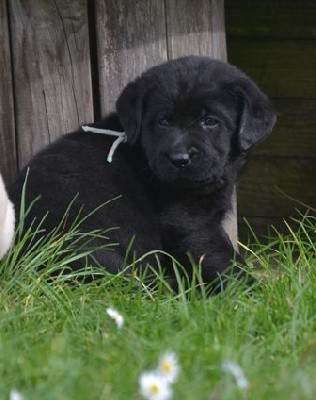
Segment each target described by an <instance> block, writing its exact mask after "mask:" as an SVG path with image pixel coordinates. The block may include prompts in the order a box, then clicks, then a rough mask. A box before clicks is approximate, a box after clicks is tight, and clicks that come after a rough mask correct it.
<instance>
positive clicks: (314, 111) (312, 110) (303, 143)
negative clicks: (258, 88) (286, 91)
mask: <svg viewBox="0 0 316 400" xmlns="http://www.w3.org/2000/svg"><path fill="white" fill-rule="evenodd" d="M273 104H274V107H275V109H276V112H277V115H278V122H277V124H276V127H275V129H274V131H273V133H272V135H271V136H270V137H269V138H268V139H267V140H266V141H265V142H264V143H262V144H260V145H259V146H258V148H256V150H255V151H254V154H255V155H265V156H268V155H270V156H275V157H282V156H283V157H284V156H285V157H311V158H315V157H316V132H315V130H316V100H309V99H303V100H302V99H274V100H273Z"/></svg>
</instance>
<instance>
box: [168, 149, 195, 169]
mask: <svg viewBox="0 0 316 400" xmlns="http://www.w3.org/2000/svg"><path fill="white" fill-rule="evenodd" d="M168 158H169V160H170V161H171V162H172V164H173V165H174V166H175V167H177V168H183V167H185V166H186V165H188V164H190V161H191V157H190V154H189V153H185V152H183V153H182V152H175V153H171V154H169V155H168Z"/></svg>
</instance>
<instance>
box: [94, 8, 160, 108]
mask: <svg viewBox="0 0 316 400" xmlns="http://www.w3.org/2000/svg"><path fill="white" fill-rule="evenodd" d="M95 18H96V26H97V49H98V64H99V81H100V103H101V113H102V115H106V114H108V113H110V112H111V111H114V109H115V102H116V100H117V98H118V96H119V94H120V92H121V91H122V89H123V88H124V87H125V86H126V84H127V83H128V82H130V81H131V80H132V79H134V78H135V77H136V76H138V75H140V74H141V73H142V72H143V71H144V70H146V69H147V68H149V67H151V66H153V65H156V64H159V63H161V62H163V61H166V60H167V47H166V33H165V15H164V2H163V0H136V1H128V0H96V14H95Z"/></svg>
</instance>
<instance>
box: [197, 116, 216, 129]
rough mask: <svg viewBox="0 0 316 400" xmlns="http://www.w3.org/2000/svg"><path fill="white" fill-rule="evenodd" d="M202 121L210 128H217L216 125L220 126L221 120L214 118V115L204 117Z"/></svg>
mask: <svg viewBox="0 0 316 400" xmlns="http://www.w3.org/2000/svg"><path fill="white" fill-rule="evenodd" d="M201 123H202V125H204V126H208V127H210V128H215V127H216V126H218V124H219V121H218V119H217V118H214V117H203V118H202V119H201Z"/></svg>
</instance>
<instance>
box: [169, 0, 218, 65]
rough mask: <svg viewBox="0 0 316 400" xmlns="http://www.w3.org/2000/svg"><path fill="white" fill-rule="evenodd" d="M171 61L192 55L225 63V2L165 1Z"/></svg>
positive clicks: (205, 0)
mask: <svg viewBox="0 0 316 400" xmlns="http://www.w3.org/2000/svg"><path fill="white" fill-rule="evenodd" d="M166 18H167V21H166V22H167V42H168V57H169V59H173V58H177V57H181V56H185V55H189V54H193V55H203V56H210V57H214V58H218V59H221V60H226V42H225V22H224V2H223V1H222V0H211V1H210V0H201V1H199V2H198V4H197V2H195V1H192V0H168V1H166Z"/></svg>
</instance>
